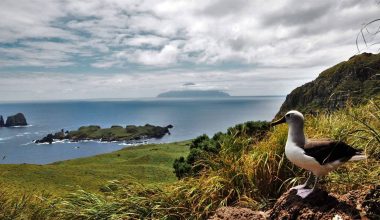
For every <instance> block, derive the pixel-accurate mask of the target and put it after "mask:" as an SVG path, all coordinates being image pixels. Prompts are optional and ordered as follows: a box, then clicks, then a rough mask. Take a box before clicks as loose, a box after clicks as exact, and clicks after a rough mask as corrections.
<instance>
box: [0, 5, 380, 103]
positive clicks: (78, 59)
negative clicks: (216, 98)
mask: <svg viewBox="0 0 380 220" xmlns="http://www.w3.org/2000/svg"><path fill="white" fill-rule="evenodd" d="M379 14H380V6H379V5H378V3H377V1H376V0H368V1H355V0H347V1H329V0H321V1H302V2H299V1H296V0H284V1H274V0H265V1H264V0H257V1H249V0H236V1H229V0H204V1H187V0H162V1H155V0H83V1H74V0H64V1H61V0H51V1H43V0H20V1H11V0H3V1H1V2H0V74H12V69H19V68H22V69H23V70H26V72H28V70H29V71H30V72H33V71H35V70H36V68H39V69H37V70H38V71H39V72H45V73H46V74H47V75H46V77H48V76H49V73H50V72H57V73H61V74H63V75H62V77H63V76H64V74H65V73H66V74H69V75H68V76H70V77H72V75H70V73H72V72H76V73H80V74H85V73H86V74H89V75H90V76H88V77H89V78H88V80H95V79H98V78H96V77H95V76H94V74H95V73H99V72H102V73H107V74H108V76H109V77H110V78H112V77H113V76H116V75H117V74H121V75H126V76H125V77H131V78H128V79H131V80H132V79H135V78H133V77H132V76H131V75H136V74H137V75H139V77H141V78H139V79H140V80H142V79H143V78H142V77H146V78H149V77H153V76H155V74H156V75H163V74H164V75H165V76H166V75H167V74H173V77H174V75H175V74H177V75H179V76H181V77H184V78H183V79H182V80H179V78H178V81H176V82H175V87H181V86H182V85H183V82H184V81H187V80H189V82H195V83H196V85H204V86H205V87H208V86H210V87H216V88H218V89H219V86H220V87H221V89H224V88H228V89H230V90H231V91H232V92H233V93H236V94H257V93H260V94H264V93H267V94H272V93H276V94H278V93H279V91H277V89H271V88H269V87H268V86H263V87H262V88H261V90H255V89H254V88H258V87H260V86H259V85H258V84H255V83H254V82H247V80H253V81H255V82H256V81H257V82H259V81H260V80H261V78H260V77H262V76H261V75H260V74H253V73H264V72H265V73H266V74H268V75H271V77H272V78H276V77H280V76H281V77H282V73H283V72H284V71H285V70H286V71H294V72H296V73H299V74H300V75H301V76H296V75H293V74H292V77H295V78H294V79H295V82H298V83H300V82H303V81H302V80H299V78H300V77H301V78H303V79H311V78H312V76H315V75H316V74H317V72H308V71H311V70H322V69H325V68H327V67H329V66H331V65H333V64H335V63H337V62H340V61H342V60H345V59H347V58H349V57H351V56H352V55H353V54H355V53H356V52H357V50H356V43H355V38H356V35H357V34H358V32H359V30H360V28H361V27H362V25H363V23H365V22H369V21H371V20H373V19H376V18H379ZM376 27H378V26H376ZM376 27H375V28H376ZM367 39H368V40H371V42H377V41H378V38H373V37H372V36H368V37H367ZM359 43H360V49H361V50H362V51H370V52H371V51H372V52H377V51H378V47H376V46H375V47H370V48H368V47H366V45H364V44H363V41H362V40H361V41H360V42H359ZM28 68H29V69H28ZM268 69H270V70H271V72H267V70H268ZM32 70H33V71H32ZM301 70H302V71H301ZM306 70H308V71H306ZM205 71H206V72H207V74H205V75H206V76H210V75H213V74H215V77H219V76H221V75H223V76H224V77H225V80H227V79H228V80H232V81H233V82H235V79H239V80H242V81H240V82H239V83H237V82H236V83H232V82H231V83H230V84H229V83H225V82H223V83H220V84H208V83H203V84H202V83H200V82H202V81H203V80H204V79H203V78H204V77H205V75H204V72H205ZM18 72H20V71H18ZM211 72H213V74H211ZM247 72H249V73H251V75H252V76H254V77H248V78H244V77H242V78H240V77H237V76H241V74H242V73H247ZM190 73H191V75H192V76H193V77H190V76H189V74H190ZM216 73H217V74H216ZM228 74H230V75H228ZM16 76H20V75H17V74H16V75H15V77H16ZM91 76H94V77H93V78H91ZM227 76H228V77H227ZM46 77H45V78H46ZM83 77H85V76H83ZM255 77H258V78H255ZM268 77H269V76H268ZM268 77H266V78H265V77H264V78H262V79H263V80H261V81H260V82H262V83H264V82H265V79H267V80H269V78H268ZM53 78H54V77H53ZM53 78H52V79H53ZM174 78H176V79H177V77H174ZM54 79H55V80H56V79H57V78H54ZM282 79H283V80H285V79H287V78H286V77H284V78H282ZM124 80H125V79H124ZM168 80H169V79H168ZM271 80H272V79H271ZM53 81H54V80H53ZM266 83H268V82H266ZM287 83H289V81H287ZM74 84H75V83H74ZM293 84H294V83H293ZM248 85H249V86H248ZM253 85H254V86H253ZM84 86H85V85H84ZM162 86H163V87H165V85H164V84H162ZM285 87H286V88H285ZM250 88H251V89H252V90H251V91H250ZM281 88H283V92H282V93H281V94H285V93H286V92H287V91H288V90H287V88H288V87H287V86H283V87H281ZM78 89H79V88H78ZM158 90H159V89H158V88H157V91H158ZM147 91H148V90H147ZM149 91H150V90H149ZM262 91H266V92H262ZM108 94H110V95H111V94H114V93H112V92H109V93H108ZM146 94H152V92H146ZM84 95H85V94H83V96H84ZM0 99H1V98H0Z"/></svg>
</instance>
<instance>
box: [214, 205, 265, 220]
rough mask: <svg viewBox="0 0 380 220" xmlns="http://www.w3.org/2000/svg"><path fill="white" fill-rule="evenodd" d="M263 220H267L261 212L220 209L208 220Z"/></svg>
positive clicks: (231, 208)
mask: <svg viewBox="0 0 380 220" xmlns="http://www.w3.org/2000/svg"><path fill="white" fill-rule="evenodd" d="M235 219H240V220H251V219H256V220H265V219H268V218H267V216H266V214H265V213H264V212H261V211H253V210H250V209H247V208H238V207H222V208H219V209H217V210H216V212H215V214H214V215H213V216H212V217H211V218H210V220H235Z"/></svg>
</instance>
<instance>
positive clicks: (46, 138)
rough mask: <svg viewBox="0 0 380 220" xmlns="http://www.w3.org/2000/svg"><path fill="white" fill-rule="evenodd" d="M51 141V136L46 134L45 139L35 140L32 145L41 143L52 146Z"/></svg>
mask: <svg viewBox="0 0 380 220" xmlns="http://www.w3.org/2000/svg"><path fill="white" fill-rule="evenodd" d="M53 141H54V136H53V134H48V135H46V136H45V137H43V138H42V139H39V140H35V141H34V143H36V144H43V143H46V144H52V143H53Z"/></svg>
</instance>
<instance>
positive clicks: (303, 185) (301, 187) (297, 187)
mask: <svg viewBox="0 0 380 220" xmlns="http://www.w3.org/2000/svg"><path fill="white" fill-rule="evenodd" d="M312 176H313V174H312V173H311V172H309V177H308V178H307V180H306V182H305V183H304V184H302V185H298V186H293V187H292V188H290V190H292V189H297V190H298V189H303V188H305V187H306V186H307V185H309V184H310V182H309V181H310V180H311V179H312V178H311V177H312Z"/></svg>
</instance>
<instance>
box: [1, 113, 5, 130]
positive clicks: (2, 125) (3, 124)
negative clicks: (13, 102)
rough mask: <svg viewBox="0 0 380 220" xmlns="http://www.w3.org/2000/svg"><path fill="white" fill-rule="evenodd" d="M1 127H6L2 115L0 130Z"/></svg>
mask: <svg viewBox="0 0 380 220" xmlns="http://www.w3.org/2000/svg"><path fill="white" fill-rule="evenodd" d="M1 127H5V123H4V119H3V116H2V115H0V128H1Z"/></svg>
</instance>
